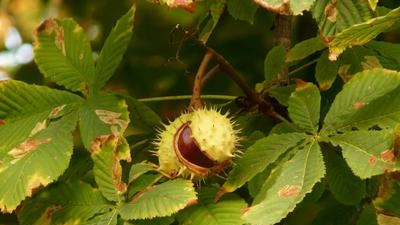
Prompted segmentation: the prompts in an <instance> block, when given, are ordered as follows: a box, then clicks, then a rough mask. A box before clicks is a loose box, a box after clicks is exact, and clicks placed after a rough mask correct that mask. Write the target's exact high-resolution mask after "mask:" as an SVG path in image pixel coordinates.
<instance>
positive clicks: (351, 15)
mask: <svg viewBox="0 0 400 225" xmlns="http://www.w3.org/2000/svg"><path fill="white" fill-rule="evenodd" d="M311 11H312V14H313V17H314V18H315V20H316V21H317V23H318V27H319V29H320V32H321V33H322V36H323V38H324V39H328V38H329V37H332V36H335V35H336V34H337V33H340V32H341V31H343V30H344V29H346V28H348V27H350V26H352V25H354V24H359V23H362V22H365V21H367V20H368V19H371V18H372V17H373V15H374V14H373V11H372V10H371V8H370V5H369V4H368V2H367V1H365V0H347V1H331V0H318V1H316V2H315V4H314V5H313V8H312V10H311Z"/></svg>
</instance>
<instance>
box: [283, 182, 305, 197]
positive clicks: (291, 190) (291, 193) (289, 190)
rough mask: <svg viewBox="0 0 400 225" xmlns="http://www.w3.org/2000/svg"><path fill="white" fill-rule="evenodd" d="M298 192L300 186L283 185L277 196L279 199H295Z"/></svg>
mask: <svg viewBox="0 0 400 225" xmlns="http://www.w3.org/2000/svg"><path fill="white" fill-rule="evenodd" d="M300 192H301V186H300V185H285V186H283V187H282V188H281V189H280V190H279V191H278V196H279V197H281V198H287V197H296V196H297V195H299V194H300Z"/></svg>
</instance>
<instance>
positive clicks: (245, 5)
mask: <svg viewBox="0 0 400 225" xmlns="http://www.w3.org/2000/svg"><path fill="white" fill-rule="evenodd" d="M257 9H258V6H257V5H256V4H254V2H252V1H242V0H229V1H228V12H229V14H231V16H232V17H233V18H235V19H237V20H245V21H247V22H249V23H251V24H253V22H254V15H255V14H256V12H257Z"/></svg>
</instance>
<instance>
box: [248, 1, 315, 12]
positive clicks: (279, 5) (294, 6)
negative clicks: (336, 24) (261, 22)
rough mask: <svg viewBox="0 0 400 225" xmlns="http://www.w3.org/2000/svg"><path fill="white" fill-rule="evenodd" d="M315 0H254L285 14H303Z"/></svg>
mask: <svg viewBox="0 0 400 225" xmlns="http://www.w3.org/2000/svg"><path fill="white" fill-rule="evenodd" d="M314 1H315V0H302V1H297V0H292V1H288V0H254V2H256V3H257V4H259V5H260V6H261V7H264V8H266V9H268V10H270V11H272V12H274V13H279V14H283V15H301V14H303V11H307V10H309V9H310V7H311V6H312V4H313V3H314Z"/></svg>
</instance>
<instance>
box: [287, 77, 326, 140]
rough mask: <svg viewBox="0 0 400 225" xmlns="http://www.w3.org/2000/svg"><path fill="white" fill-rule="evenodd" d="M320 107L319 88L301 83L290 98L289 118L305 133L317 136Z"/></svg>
mask: <svg viewBox="0 0 400 225" xmlns="http://www.w3.org/2000/svg"><path fill="white" fill-rule="evenodd" d="M320 105H321V95H320V94H319V90H318V88H317V87H316V86H315V85H313V84H312V83H301V84H300V85H298V87H297V88H296V91H294V92H292V95H291V96H290V98H289V107H288V112H289V117H290V118H291V119H292V120H293V123H294V124H296V125H298V126H299V127H301V128H303V129H304V130H305V131H307V132H311V133H313V134H317V133H318V123H319V111H320Z"/></svg>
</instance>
